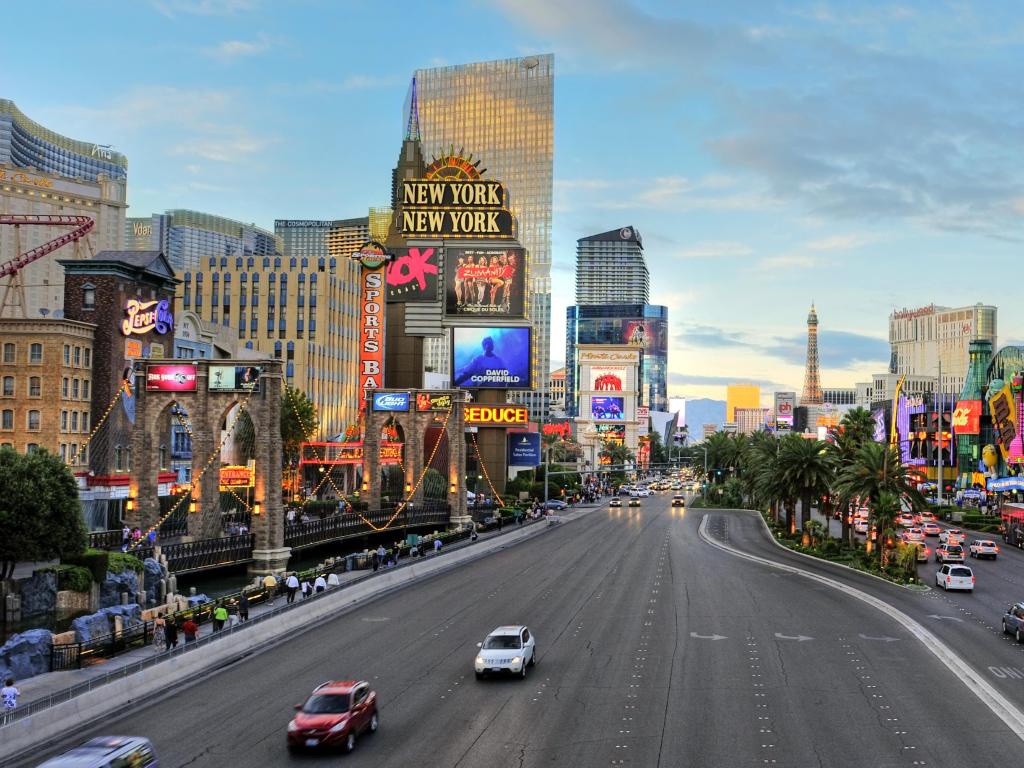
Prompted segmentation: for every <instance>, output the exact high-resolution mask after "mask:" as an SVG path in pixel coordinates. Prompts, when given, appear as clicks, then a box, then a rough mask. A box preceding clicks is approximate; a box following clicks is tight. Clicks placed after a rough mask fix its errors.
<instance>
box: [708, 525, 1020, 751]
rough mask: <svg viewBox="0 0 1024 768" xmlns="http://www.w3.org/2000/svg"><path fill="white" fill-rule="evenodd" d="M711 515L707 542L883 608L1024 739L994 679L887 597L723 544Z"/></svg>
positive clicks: (1016, 715)
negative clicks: (713, 532) (712, 529)
mask: <svg viewBox="0 0 1024 768" xmlns="http://www.w3.org/2000/svg"><path fill="white" fill-rule="evenodd" d="M707 526H708V515H706V514H705V515H704V517H703V518H702V519H701V523H700V527H699V528H698V530H697V533H698V534H699V535H700V537H701V538H702V539H704V541H705V542H707V543H708V544H710V545H711V546H713V547H715V548H717V549H720V550H721V551H723V552H725V553H727V554H730V555H732V556H733V557H739V558H742V559H744V560H749V561H751V562H754V563H761V564H762V565H767V566H768V567H770V568H778V569H780V570H783V571H786V572H788V573H794V574H797V575H798V576H803V577H804V578H806V579H810V580H811V581H816V582H818V583H819V584H826V585H828V586H830V587H832V588H833V589H836V590H838V591H840V592H844V593H845V594H847V595H849V596H851V597H854V598H856V599H857V600H860V601H861V602H863V603H866V604H868V605H870V606H872V607H873V608H875V609H877V610H879V611H881V612H882V613H884V614H885V615H886V616H888V617H889V618H891V619H893V620H895V621H896V622H897V623H899V624H900V625H901V626H902V627H903V628H904V629H906V630H907V631H908V632H910V634H911V635H913V636H914V637H915V638H917V640H919V641H920V642H921V644H922V645H923V646H924V647H925V648H927V649H928V650H929V651H930V652H931V653H932V655H933V656H935V658H937V659H938V660H939V661H940V662H942V664H943V665H944V666H945V667H946V668H947V669H948V670H949V671H950V672H952V673H953V675H954V677H955V678H956V679H957V680H958V681H959V682H961V683H963V685H964V686H965V687H966V688H967V689H968V690H969V691H971V693H973V694H974V695H975V696H977V697H978V698H979V699H980V700H981V702H982V703H983V704H984V705H985V706H986V707H988V708H989V709H990V710H991V711H992V713H993V714H994V715H995V716H996V717H998V718H999V719H1000V720H1002V721H1003V722H1004V723H1005V724H1006V725H1007V726H1008V727H1009V729H1010V730H1011V731H1012V732H1013V734H1014V735H1015V736H1016V737H1017V738H1019V739H1020V740H1021V741H1024V712H1021V710H1020V709H1018V708H1017V707H1016V706H1015V705H1014V704H1012V703H1011V702H1010V700H1009V699H1007V698H1006V697H1005V696H1003V694H1001V693H1000V692H999V691H997V690H996V689H995V688H994V687H993V686H992V684H991V683H989V682H988V680H986V679H985V678H984V677H982V675H981V674H979V673H978V672H976V671H975V670H974V668H973V667H971V666H970V665H968V664H967V662H965V661H964V660H963V659H961V658H960V657H959V656H958V655H957V654H955V653H954V652H953V651H952V649H950V648H949V646H947V645H946V644H945V643H943V642H942V641H941V640H939V638H937V637H936V636H935V635H933V634H932V633H931V632H930V631H929V630H927V629H925V627H924V626H923V625H922V624H920V623H918V622H917V621H914V619H912V618H910V617H909V616H908V615H907V614H905V613H903V611H901V610H899V609H898V608H894V607H893V606H891V605H889V604H888V603H887V602H885V601H884V600H880V599H878V598H877V597H875V596H873V595H869V594H868V593H867V592H863V591H861V590H859V589H857V588H856V587H852V586H849V585H848V584H843V583H842V582H839V581H835V580H834V579H830V578H829V577H827V576H821V575H819V574H817V573H812V572H810V571H805V570H803V569H801V568H797V567H796V566H792V565H787V564H785V563H778V562H775V561H774V560H769V559H767V558H764V557H759V556H758V555H751V554H749V553H747V552H741V551H740V550H738V549H734V548H733V547H731V546H728V545H726V544H723V543H721V542H719V541H715V540H714V539H713V538H711V537H710V536H709V535H708V532H707ZM888 708H889V707H879V709H888Z"/></svg>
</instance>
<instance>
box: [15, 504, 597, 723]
mask: <svg viewBox="0 0 1024 768" xmlns="http://www.w3.org/2000/svg"><path fill="white" fill-rule="evenodd" d="M604 503H607V499H602V500H601V501H599V502H598V503H595V504H578V505H576V506H575V507H573V508H571V509H567V510H565V511H564V512H562V513H560V516H561V517H562V519H574V518H576V517H578V516H580V515H581V514H584V513H585V512H586V511H589V510H591V509H595V508H597V507H599V506H601V505H602V504H604ZM547 524H548V521H547V518H541V519H540V520H536V521H529V522H525V523H524V524H523V525H522V526H517V525H515V523H512V524H506V525H505V526H503V528H502V530H501V531H499V530H497V529H496V528H495V529H491V530H489V531H485V532H482V533H480V534H479V538H478V541H477V542H471V541H469V539H464V540H462V541H459V542H456V543H454V544H446V545H444V546H443V547H442V549H441V553H440V554H437V555H435V554H434V550H433V548H432V547H428V549H427V555H426V559H427V560H432V559H434V558H436V557H442V556H444V554H445V553H446V552H451V551H453V550H458V549H463V548H465V547H471V546H476V545H477V544H479V543H480V542H484V541H488V540H491V539H494V538H497V537H499V536H502V535H504V534H507V533H510V532H512V531H515V530H519V529H520V528H521V527H530V526H535V525H547ZM420 560H421V559H420V558H416V559H413V558H410V557H403V558H401V560H400V561H399V563H398V565H397V566H395V567H396V568H403V567H407V566H409V565H410V564H411V563H412V562H416V561H420ZM387 570H388V569H381V570H380V571H377V572H374V571H372V570H369V569H366V570H357V571H346V572H344V573H339V574H338V578H339V580H340V582H341V583H340V585H339V586H337V587H331V588H328V591H330V592H333V591H336V590H338V589H344V588H345V587H346V586H348V585H351V584H353V583H356V582H361V581H363V580H365V579H372V578H374V577H376V576H378V575H381V574H383V573H386V572H387ZM307 599H316V598H315V597H314V598H307ZM302 602H303V598H302V596H301V594H299V595H298V596H297V597H296V599H295V603H294V605H292V606H288V605H287V598H286V596H284V595H278V596H277V597H276V598H275V600H274V603H273V605H267V604H266V603H259V604H255V605H253V606H252V607H251V608H250V609H249V618H250V621H251V620H252V619H255V618H256V617H257V616H262V615H263V614H266V613H271V612H273V611H284V610H290V608H292V607H295V606H297V605H299V604H300V603H302ZM235 631H236V632H237V631H238V629H236V630H235ZM210 632H213V626H212V625H211V624H203V625H201V626H200V637H204V636H205V635H206V634H208V633H210ZM183 641H184V638H182V642H183ZM156 655H157V652H156V650H155V649H154V648H153V646H152V645H148V646H143V647H139V648H133V649H132V650H130V651H126V652H125V653H122V654H118V655H117V656H115V657H113V658H110V659H102V660H97V661H96V662H93V663H91V664H89V666H87V667H85V668H83V669H75V670H64V671H59V672H46V673H44V674H41V675H36V676H35V677H31V678H28V679H26V680H19V681H18V682H17V686H18V688H20V689H21V698H20V700H19V702H18V703H19V708H20V707H22V706H25V705H29V704H33V703H36V702H42V701H44V700H45V699H48V698H50V697H51V696H55V695H57V696H60V697H61V698H66V694H64V692H65V691H66V690H67V689H69V688H73V687H76V686H80V685H88V684H89V683H90V682H97V683H99V682H101V678H104V677H107V676H108V675H110V674H111V673H115V674H124V675H128V674H131V673H132V672H135V671H138V668H137V664H138V662H140V661H143V660H145V659H151V658H153V657H154V656H156Z"/></svg>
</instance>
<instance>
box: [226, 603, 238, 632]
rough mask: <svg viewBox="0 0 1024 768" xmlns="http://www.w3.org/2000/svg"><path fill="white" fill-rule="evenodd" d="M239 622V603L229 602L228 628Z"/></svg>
mask: <svg viewBox="0 0 1024 768" xmlns="http://www.w3.org/2000/svg"><path fill="white" fill-rule="evenodd" d="M237 624H238V603H236V602H231V603H228V628H229V629H230V628H232V627H234V626H236V625H237Z"/></svg>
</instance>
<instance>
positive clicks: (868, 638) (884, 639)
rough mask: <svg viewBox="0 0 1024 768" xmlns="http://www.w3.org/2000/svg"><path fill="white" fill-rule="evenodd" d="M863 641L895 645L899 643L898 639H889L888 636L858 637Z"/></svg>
mask: <svg viewBox="0 0 1024 768" xmlns="http://www.w3.org/2000/svg"><path fill="white" fill-rule="evenodd" d="M858 636H859V637H860V638H861V639H863V640H880V641H881V642H883V643H895V642H898V641H899V638H898V637H889V636H888V635H882V636H881V637H872V636H871V635H858Z"/></svg>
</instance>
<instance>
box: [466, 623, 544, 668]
mask: <svg viewBox="0 0 1024 768" xmlns="http://www.w3.org/2000/svg"><path fill="white" fill-rule="evenodd" d="M477 648H479V650H478V651H477V652H476V659H475V660H474V662H473V670H474V671H475V672H476V679H477V680H480V679H482V678H483V677H484V676H485V675H489V674H513V675H518V676H519V677H526V668H527V667H532V666H533V665H534V664H536V663H537V641H536V639H535V638H534V637H533V635H532V634H531V633H530V630H529V629H528V628H527V627H524V626H522V625H509V626H502V627H495V628H494V629H493V630H491V633H490V634H489V635H487V637H485V638H484V641H483V642H482V643H477Z"/></svg>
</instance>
